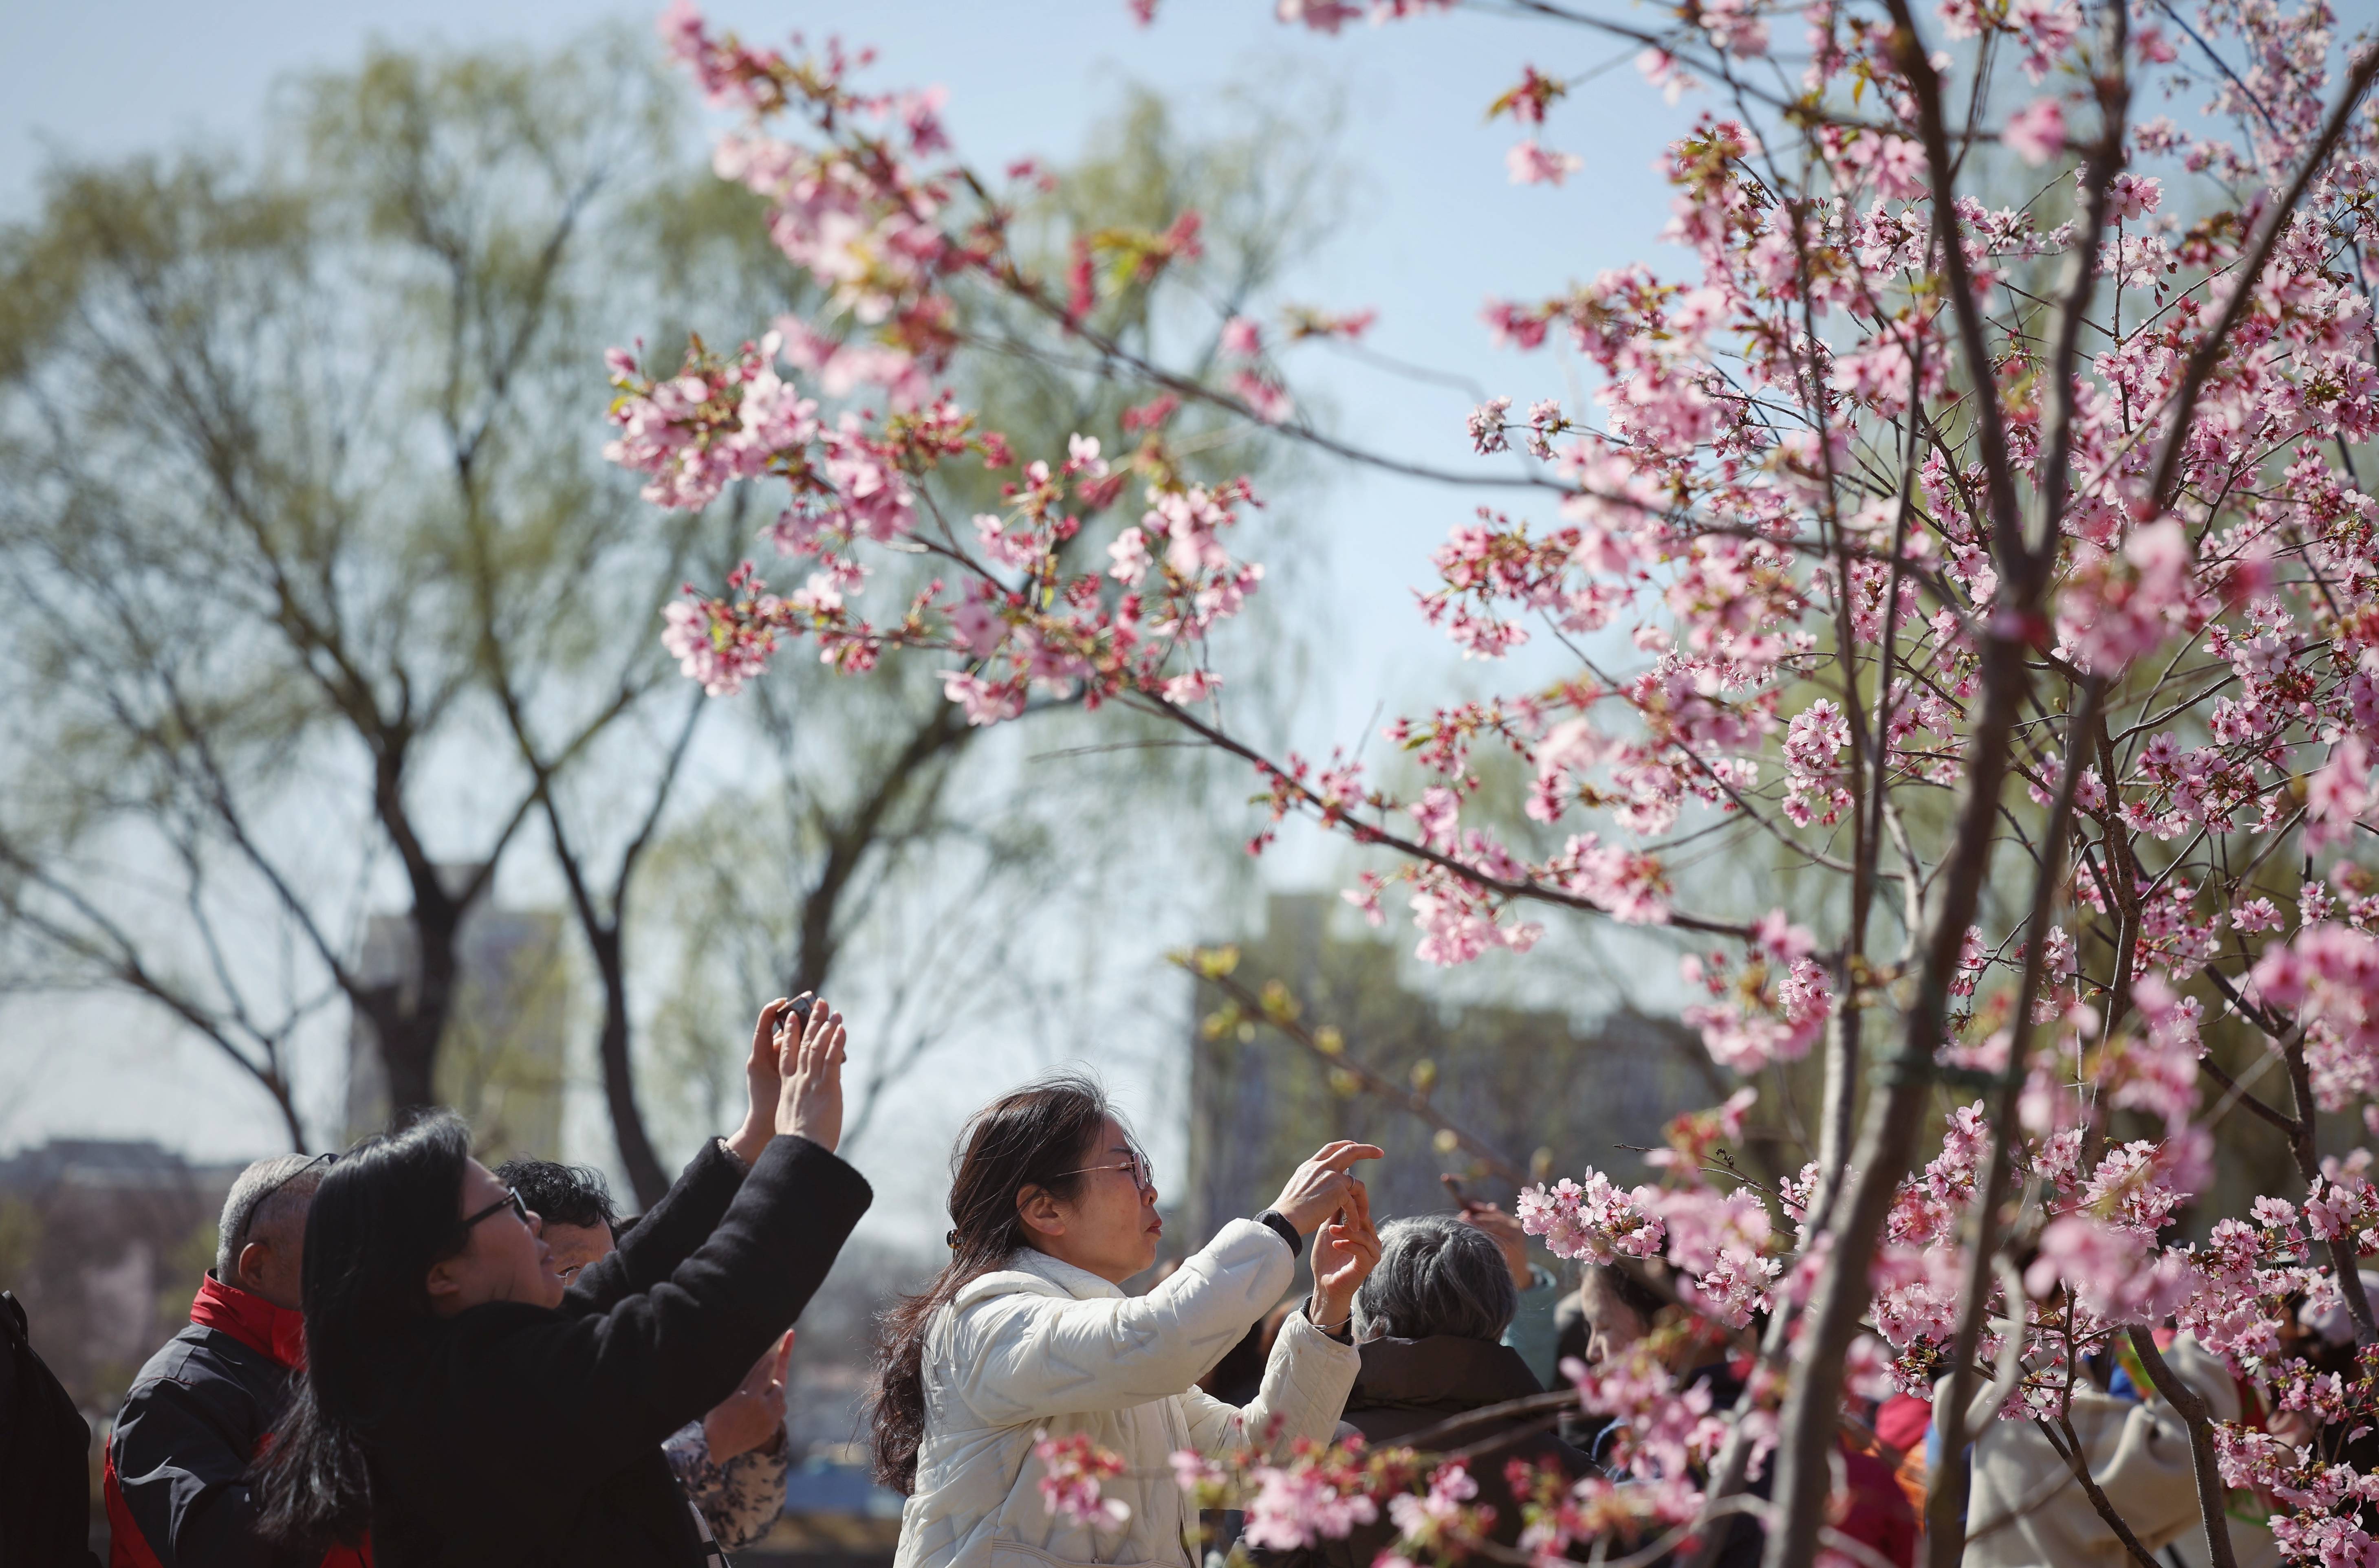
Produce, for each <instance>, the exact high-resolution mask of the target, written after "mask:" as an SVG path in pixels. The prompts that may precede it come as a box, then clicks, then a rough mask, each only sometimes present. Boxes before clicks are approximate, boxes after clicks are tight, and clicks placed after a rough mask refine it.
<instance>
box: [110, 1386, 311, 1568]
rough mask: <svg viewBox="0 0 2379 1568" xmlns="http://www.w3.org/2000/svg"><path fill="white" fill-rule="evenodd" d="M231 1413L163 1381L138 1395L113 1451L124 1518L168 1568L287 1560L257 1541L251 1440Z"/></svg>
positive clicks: (244, 1566)
mask: <svg viewBox="0 0 2379 1568" xmlns="http://www.w3.org/2000/svg"><path fill="white" fill-rule="evenodd" d="M235 1425H236V1422H235V1419H234V1417H233V1413H232V1412H229V1411H226V1410H223V1409H217V1408H214V1407H213V1406H212V1405H211V1402H210V1401H209V1400H207V1399H206V1398H205V1397H203V1396H202V1395H201V1394H200V1393H199V1391H197V1390H195V1389H193V1388H192V1387H191V1386H190V1385H188V1384H187V1383H184V1382H181V1381H176V1380H175V1379H173V1378H160V1379H157V1380H155V1381H151V1382H149V1383H145V1384H143V1385H142V1386H140V1387H139V1388H136V1389H134V1390H133V1391H132V1393H131V1396H130V1397H129V1398H127V1400H126V1401H125V1402H124V1409H123V1412H122V1413H121V1414H120V1415H118V1416H117V1417H116V1418H115V1436H114V1437H113V1438H112V1439H111V1440H110V1444H109V1452H110V1453H111V1455H112V1457H113V1458H114V1460H115V1484H116V1490H117V1491H118V1492H119V1493H120V1494H121V1495H122V1497H123V1499H124V1507H125V1511H126V1512H127V1513H128V1514H130V1515H131V1516H132V1523H133V1524H134V1526H136V1527H137V1528H138V1529H139V1532H140V1535H141V1538H142V1539H143V1540H145V1541H146V1542H147V1543H148V1546H149V1550H151V1552H153V1553H155V1554H156V1558H157V1561H158V1562H161V1563H163V1565H164V1568H265V1565H266V1564H270V1563H273V1562H279V1561H281V1559H280V1558H278V1557H277V1556H276V1555H275V1554H274V1553H273V1552H272V1551H271V1550H267V1548H266V1547H265V1545H264V1543H263V1542H262V1541H261V1540H260V1539H259V1538H258V1537H257V1534H256V1504H255V1502H254V1501H253V1499H252V1498H251V1497H250V1496H249V1493H248V1481H247V1478H246V1471H247V1469H248V1447H249V1444H248V1434H247V1433H246V1432H244V1431H239V1430H235V1429H234V1428H235Z"/></svg>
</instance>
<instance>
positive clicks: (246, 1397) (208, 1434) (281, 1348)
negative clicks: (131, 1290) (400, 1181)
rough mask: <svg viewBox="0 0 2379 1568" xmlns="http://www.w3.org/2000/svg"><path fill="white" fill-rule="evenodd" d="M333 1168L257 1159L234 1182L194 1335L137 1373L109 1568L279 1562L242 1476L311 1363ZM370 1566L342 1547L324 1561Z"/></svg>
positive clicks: (119, 1458)
mask: <svg viewBox="0 0 2379 1568" xmlns="http://www.w3.org/2000/svg"><path fill="white" fill-rule="evenodd" d="M329 1158H330V1156H327V1155H326V1156H322V1157H321V1158H319V1159H312V1160H309V1159H308V1158H306V1156H304V1155H302V1154H282V1155H278V1156H275V1157H274V1158H272V1159H270V1160H259V1161H258V1162H256V1164H252V1165H250V1166H248V1169H246V1170H245V1171H242V1172H241V1173H240V1175H239V1179H238V1180H236V1181H235V1182H233V1183H232V1185H231V1193H230V1195H229V1196H228V1197H226V1198H225V1199H224V1200H223V1226H222V1231H221V1239H220V1240H219V1241H218V1242H217V1244H216V1248H215V1266H214V1267H213V1268H212V1269H210V1270H209V1271H207V1277H206V1278H205V1280H204V1281H202V1282H201V1283H200V1284H199V1294H198V1299H196V1300H195V1301H193V1302H192V1303H191V1304H190V1324H189V1327H187V1328H186V1329H184V1330H183V1331H182V1332H181V1333H177V1334H175V1336H174V1337H173V1338H172V1339H171V1340H169V1341H167V1342H166V1344H165V1347H164V1348H163V1350H160V1351H158V1352H157V1354H156V1355H154V1356H152V1357H150V1358H149V1364H148V1365H147V1366H145V1367H143V1368H141V1369H140V1375H139V1377H138V1378H137V1379H135V1380H134V1381H133V1384H132V1392H131V1393H128V1394H127V1395H126V1396H125V1400H124V1408H123V1410H122V1412H121V1413H120V1414H118V1415H117V1417H115V1433H114V1435H113V1436H111V1437H110V1438H109V1439H108V1442H107V1473H106V1480H105V1486H106V1493H107V1517H108V1524H109V1526H110V1530H111V1533H112V1536H113V1539H114V1545H113V1550H111V1551H110V1553H109V1562H110V1564H111V1568H218V1565H224V1564H234V1563H237V1564H242V1565H246V1564H251V1563H253V1564H264V1563H268V1562H274V1561H275V1560H274V1558H273V1557H272V1554H270V1553H269V1552H268V1551H267V1550H266V1549H265V1547H264V1545H263V1543H262V1542H260V1541H259V1540H258V1539H257V1538H256V1534H255V1529H254V1523H253V1522H254V1518H255V1511H254V1505H253V1504H252V1503H251V1502H250V1501H249V1498H248V1482H247V1480H246V1479H245V1476H246V1472H247V1470H248V1462H249V1461H250V1460H251V1459H253V1458H254V1457H255V1456H256V1453H257V1451H258V1450H259V1448H260V1446H261V1445H262V1444H263V1442H264V1441H265V1440H266V1439H267V1438H269V1437H270V1436H271V1435H272V1429H273V1428H274V1427H275V1426H277V1425H278V1424H279V1423H280V1420H281V1417H282V1413H283V1412H284V1410H285V1409H287V1407H288V1404H289V1395H290V1384H291V1381H292V1380H293V1379H294V1378H295V1376H296V1373H297V1372H298V1370H299V1369H302V1368H303V1367H304V1366H305V1364H306V1320H305V1318H304V1316H303V1315H302V1314H301V1313H300V1311H299V1309H298V1281H299V1280H300V1278H302V1271H303V1267H304V1263H305V1257H306V1212H307V1210H308V1209H309V1208H311V1207H312V1205H313V1201H314V1189H315V1188H317V1187H318V1186H320V1183H321V1179H322V1168H323V1165H324V1164H326V1163H327V1161H328V1160H329ZM362 1561H363V1559H361V1558H360V1557H359V1556H357V1555H356V1553H354V1552H351V1551H348V1550H345V1549H344V1548H342V1549H339V1550H334V1551H332V1553H331V1554H330V1556H328V1557H326V1558H324V1559H323V1562H325V1563H326V1564H348V1563H359V1562H362Z"/></svg>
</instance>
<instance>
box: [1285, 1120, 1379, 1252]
mask: <svg viewBox="0 0 2379 1568" xmlns="http://www.w3.org/2000/svg"><path fill="white" fill-rule="evenodd" d="M1386 1156H1387V1151H1386V1150H1384V1149H1382V1148H1381V1147H1380V1146H1379V1145H1378V1144H1376V1143H1355V1142H1351V1141H1349V1140H1346V1139H1340V1140H1338V1141H1337V1142H1335V1143H1325V1144H1323V1145H1322V1147H1321V1148H1320V1149H1318V1150H1316V1151H1315V1152H1314V1154H1313V1158H1311V1159H1310V1160H1308V1161H1306V1162H1305V1164H1301V1165H1299V1166H1298V1167H1297V1169H1296V1170H1295V1171H1294V1172H1292V1173H1291V1174H1290V1176H1289V1178H1288V1184H1287V1185H1286V1187H1283V1188H1281V1189H1280V1197H1279V1198H1277V1199H1276V1200H1274V1202H1273V1206H1272V1207H1273V1212H1274V1213H1276V1214H1278V1215H1279V1216H1280V1217H1281V1218H1282V1219H1285V1220H1286V1221H1287V1222H1288V1223H1289V1224H1292V1225H1295V1226H1296V1227H1297V1229H1298V1234H1299V1235H1301V1236H1311V1235H1312V1234H1313V1232H1314V1229H1315V1227H1316V1226H1318V1225H1320V1224H1322V1221H1324V1220H1326V1219H1328V1218H1329V1217H1330V1216H1331V1215H1333V1214H1334V1213H1336V1212H1338V1211H1339V1210H1341V1209H1343V1208H1345V1207H1346V1192H1347V1189H1348V1188H1350V1187H1360V1186H1361V1185H1362V1183H1360V1182H1359V1181H1357V1180H1356V1179H1355V1178H1354V1177H1353V1176H1348V1175H1347V1174H1346V1167H1347V1166H1349V1165H1351V1164H1354V1163H1355V1162H1356V1161H1358V1160H1379V1159H1384V1158H1386Z"/></svg>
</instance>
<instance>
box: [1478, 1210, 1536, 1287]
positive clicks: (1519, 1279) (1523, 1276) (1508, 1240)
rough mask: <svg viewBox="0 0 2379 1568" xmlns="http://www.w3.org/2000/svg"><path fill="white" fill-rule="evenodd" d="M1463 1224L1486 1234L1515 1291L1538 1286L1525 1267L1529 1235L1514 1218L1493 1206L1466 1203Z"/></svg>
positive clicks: (1532, 1271) (1530, 1270) (1514, 1216)
mask: <svg viewBox="0 0 2379 1568" xmlns="http://www.w3.org/2000/svg"><path fill="white" fill-rule="evenodd" d="M1462 1223H1463V1224H1467V1225H1475V1226H1477V1227H1478V1228H1479V1229H1480V1230H1483V1231H1485V1232H1486V1233H1487V1236H1488V1239H1489V1240H1491V1241H1492V1242H1494V1244H1495V1246H1496V1247H1497V1248H1499V1249H1500V1250H1501V1251H1502V1252H1503V1266H1504V1267H1505V1268H1506V1269H1508V1270H1510V1271H1511V1274H1512V1284H1513V1286H1514V1287H1515V1288H1516V1289H1519V1290H1527V1289H1528V1288H1530V1287H1531V1286H1533V1285H1535V1284H1536V1283H1537V1276H1536V1272H1535V1271H1534V1270H1532V1269H1530V1268H1529V1267H1528V1232H1526V1231H1524V1230H1522V1229H1521V1228H1520V1222H1519V1219H1518V1217H1517V1216H1516V1215H1513V1214H1507V1213H1505V1212H1503V1210H1502V1209H1501V1208H1499V1207H1497V1206H1496V1205H1495V1204H1492V1203H1481V1202H1479V1200H1477V1199H1475V1198H1473V1199H1466V1200H1464V1201H1463V1204H1462Z"/></svg>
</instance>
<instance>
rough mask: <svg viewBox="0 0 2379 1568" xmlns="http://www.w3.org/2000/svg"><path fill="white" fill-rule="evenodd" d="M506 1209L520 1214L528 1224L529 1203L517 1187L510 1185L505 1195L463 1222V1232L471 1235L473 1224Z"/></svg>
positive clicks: (522, 1222) (505, 1190) (490, 1217)
mask: <svg viewBox="0 0 2379 1568" xmlns="http://www.w3.org/2000/svg"><path fill="white" fill-rule="evenodd" d="M505 1209H510V1210H511V1211H512V1212H513V1213H515V1214H518V1215H519V1216H520V1223H521V1224H528V1204H527V1203H525V1201H523V1200H522V1199H521V1195H520V1193H519V1191H518V1190H517V1189H516V1188H509V1187H508V1188H504V1195H503V1196H502V1197H501V1198H500V1199H498V1200H496V1201H494V1202H493V1203H490V1204H489V1205H488V1206H487V1207H486V1208H484V1209H482V1210H480V1211H479V1212H477V1213H476V1214H473V1215H472V1216H471V1217H470V1218H469V1219H466V1220H465V1221H464V1222H463V1224H462V1226H461V1229H462V1232H463V1234H464V1235H465V1236H468V1235H470V1234H471V1227H472V1226H474V1225H476V1224H478V1223H479V1222H480V1221H481V1220H485V1219H492V1218H494V1217H495V1215H496V1214H497V1213H499V1212H501V1211H503V1210H505Z"/></svg>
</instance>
